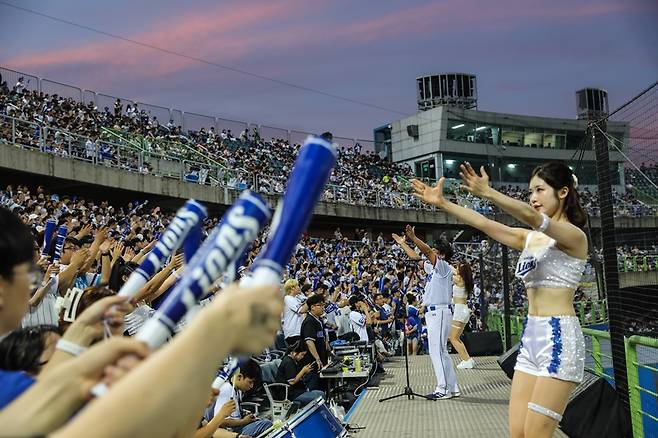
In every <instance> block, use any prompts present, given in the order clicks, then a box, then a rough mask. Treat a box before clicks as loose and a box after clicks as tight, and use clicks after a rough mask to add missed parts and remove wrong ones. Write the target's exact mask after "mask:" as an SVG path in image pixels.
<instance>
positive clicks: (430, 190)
mask: <svg viewBox="0 0 658 438" xmlns="http://www.w3.org/2000/svg"><path fill="white" fill-rule="evenodd" d="M445 182H446V179H445V178H444V177H441V179H439V182H438V183H436V185H435V186H434V187H432V186H430V185H427V184H425V183H424V182H422V181H419V180H417V179H413V180H411V185H412V186H413V189H414V196H415V197H417V198H419V199H421V200H422V201H423V202H426V203H428V204H433V205H436V206H437V207H442V206H443V205H444V204H445V203H446V199H445V198H444V197H443V185H444V184H445Z"/></svg>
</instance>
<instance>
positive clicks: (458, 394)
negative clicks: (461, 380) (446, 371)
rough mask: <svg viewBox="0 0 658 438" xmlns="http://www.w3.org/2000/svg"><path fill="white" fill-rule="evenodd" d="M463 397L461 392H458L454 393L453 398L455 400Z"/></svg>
mask: <svg viewBox="0 0 658 438" xmlns="http://www.w3.org/2000/svg"><path fill="white" fill-rule="evenodd" d="M461 395H462V393H461V391H457V392H453V393H452V396H453V397H454V398H457V397H461Z"/></svg>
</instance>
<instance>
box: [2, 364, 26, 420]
mask: <svg viewBox="0 0 658 438" xmlns="http://www.w3.org/2000/svg"><path fill="white" fill-rule="evenodd" d="M33 383H34V378H32V377H30V376H29V375H27V374H25V373H24V372H23V371H5V370H0V410H1V409H4V408H5V407H6V406H7V405H8V404H9V403H11V402H13V401H14V400H15V399H17V398H18V397H19V396H20V395H21V394H23V393H24V392H25V391H27V390H28V388H29V387H30V386H32V384H33Z"/></svg>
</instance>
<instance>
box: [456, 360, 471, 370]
mask: <svg viewBox="0 0 658 438" xmlns="http://www.w3.org/2000/svg"><path fill="white" fill-rule="evenodd" d="M473 367H475V361H474V360H473V358H470V359H469V360H462V361H461V362H460V363H459V364H458V365H457V369H460V370H470V369H472V368H473Z"/></svg>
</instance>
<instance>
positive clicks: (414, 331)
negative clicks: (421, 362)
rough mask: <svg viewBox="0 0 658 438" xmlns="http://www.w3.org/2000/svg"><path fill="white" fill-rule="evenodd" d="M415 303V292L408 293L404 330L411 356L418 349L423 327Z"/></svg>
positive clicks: (408, 351)
mask: <svg viewBox="0 0 658 438" xmlns="http://www.w3.org/2000/svg"><path fill="white" fill-rule="evenodd" d="M415 304H416V296H415V295H414V294H407V320H406V323H405V327H404V330H405V333H406V334H407V353H408V354H409V355H410V356H415V355H416V352H417V351H418V341H419V339H420V332H421V329H422V328H421V325H420V313H419V312H418V309H417V308H416V306H415Z"/></svg>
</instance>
